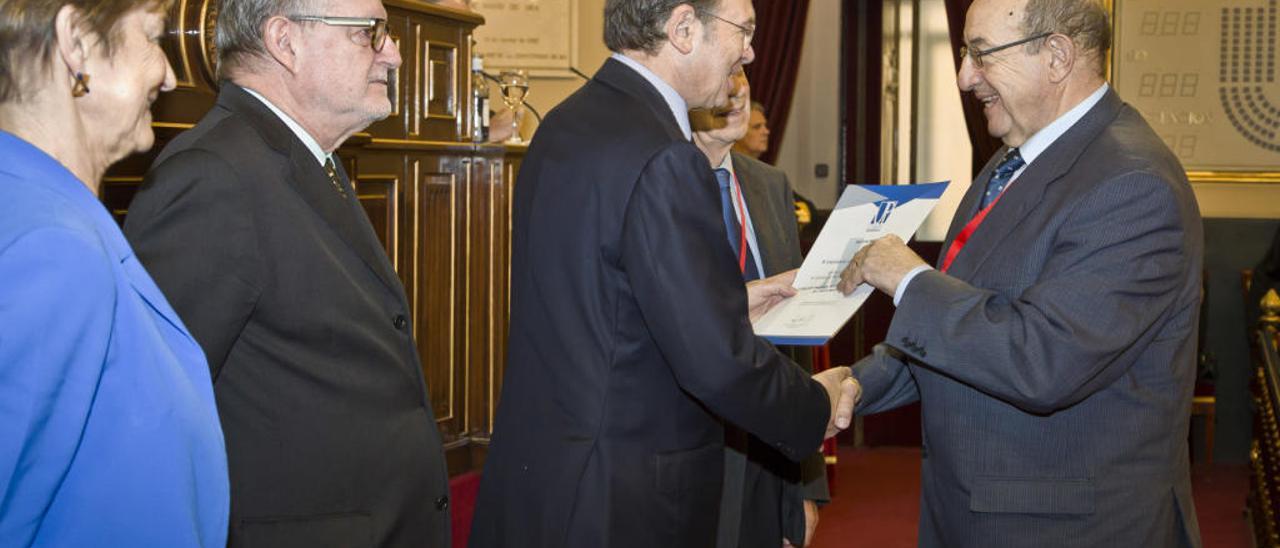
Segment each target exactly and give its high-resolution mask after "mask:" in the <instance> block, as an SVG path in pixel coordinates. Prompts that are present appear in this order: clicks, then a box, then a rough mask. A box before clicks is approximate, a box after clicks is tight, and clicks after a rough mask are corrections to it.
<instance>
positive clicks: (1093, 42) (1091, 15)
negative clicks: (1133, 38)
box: [1022, 0, 1111, 76]
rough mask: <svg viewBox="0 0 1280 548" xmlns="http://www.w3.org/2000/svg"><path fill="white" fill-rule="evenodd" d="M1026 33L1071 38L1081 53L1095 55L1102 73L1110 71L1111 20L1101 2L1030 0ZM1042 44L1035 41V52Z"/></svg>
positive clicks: (1025, 21)
mask: <svg viewBox="0 0 1280 548" xmlns="http://www.w3.org/2000/svg"><path fill="white" fill-rule="evenodd" d="M1022 31H1023V33H1025V35H1026V36H1036V35H1039V34H1044V33H1050V32H1051V33H1055V34H1061V35H1064V36H1068V37H1070V38H1071V41H1073V42H1075V44H1076V46H1077V47H1078V48H1080V50H1081V51H1083V52H1085V53H1086V54H1090V55H1092V56H1094V58H1095V60H1096V61H1097V67H1096V69H1097V71H1098V73H1099V74H1102V73H1103V72H1104V71H1105V70H1106V68H1105V67H1106V62H1105V61H1104V59H1106V56H1107V51H1108V50H1110V49H1111V18H1110V17H1109V16H1108V15H1107V9H1106V8H1105V7H1103V5H1102V2H1100V1H1099V0H1027V7H1026V11H1025V12H1024V13H1023V18H1022ZM1041 43H1042V42H1041V41H1039V40H1035V41H1034V44H1033V45H1031V46H1030V47H1031V49H1032V51H1038V50H1039V47H1040V44H1041ZM1104 76H1105V75H1104Z"/></svg>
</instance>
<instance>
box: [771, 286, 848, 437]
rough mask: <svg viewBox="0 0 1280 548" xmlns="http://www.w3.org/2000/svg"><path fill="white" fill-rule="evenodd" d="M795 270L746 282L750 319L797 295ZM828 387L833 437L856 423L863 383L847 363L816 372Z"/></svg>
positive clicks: (829, 430)
mask: <svg viewBox="0 0 1280 548" xmlns="http://www.w3.org/2000/svg"><path fill="white" fill-rule="evenodd" d="M795 279H796V271H795V270H790V271H787V272H783V273H782V274H778V275H776V276H771V277H769V278H763V279H759V280H755V281H751V282H748V283H747V306H748V310H747V314H748V316H749V317H750V318H751V321H753V322H754V321H756V320H757V319H759V318H760V317H761V316H763V315H764V314H765V313H766V312H768V311H769V310H771V309H772V308H773V307H774V306H777V305H778V303H781V302H782V301H784V300H786V299H788V298H790V297H792V296H795V294H796V289H795V287H793V286H792V285H791V284H792V283H793V282H795ZM813 380H815V381H818V383H819V384H821V385H822V387H823V388H825V389H826V390H827V398H828V399H829V400H830V401H831V415H830V416H829V419H828V420H827V433H826V437H828V438H830V437H831V436H834V435H836V434H839V433H840V432H841V431H842V430H844V429H846V428H849V425H850V424H852V423H853V408H854V407H855V406H856V405H858V400H859V399H860V398H861V397H862V387H861V386H860V385H859V384H858V381H856V380H854V378H853V376H852V370H850V369H849V368H848V367H847V366H840V367H832V368H830V369H827V370H826V371H822V372H819V373H816V374H814V375H813Z"/></svg>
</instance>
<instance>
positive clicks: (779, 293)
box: [747, 269, 799, 322]
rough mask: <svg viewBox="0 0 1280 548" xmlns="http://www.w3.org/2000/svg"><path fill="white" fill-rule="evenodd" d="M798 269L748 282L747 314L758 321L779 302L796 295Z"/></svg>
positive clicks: (752, 319)
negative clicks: (794, 283)
mask: <svg viewBox="0 0 1280 548" xmlns="http://www.w3.org/2000/svg"><path fill="white" fill-rule="evenodd" d="M797 270H799V269H796V270H788V271H786V272H783V273H782V274H778V275H776V276H770V277H768V278H764V279H762V280H753V281H750V282H747V316H748V317H750V318H751V321H753V322H754V321H756V320H758V319H760V317H761V316H764V315H765V313H766V312H768V311H769V310H771V309H773V307H775V306H778V303H780V302H782V301H785V300H787V299H788V298H790V297H793V296H795V294H796V288H794V287H791V283H792V282H794V281H795V280H796V271H797Z"/></svg>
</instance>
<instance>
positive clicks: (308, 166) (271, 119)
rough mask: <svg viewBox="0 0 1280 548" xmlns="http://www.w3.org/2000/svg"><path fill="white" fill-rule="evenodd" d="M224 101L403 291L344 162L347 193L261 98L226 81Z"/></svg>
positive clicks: (298, 188) (351, 243)
mask: <svg viewBox="0 0 1280 548" xmlns="http://www.w3.org/2000/svg"><path fill="white" fill-rule="evenodd" d="M218 102H219V104H220V105H222V106H224V107H225V108H227V109H229V110H231V111H233V112H236V113H240V114H243V115H244V119H245V121H246V122H247V123H248V124H249V125H250V126H253V127H254V128H255V129H256V130H257V131H258V132H259V133H260V134H261V135H262V136H263V139H264V140H265V141H266V142H267V143H269V144H270V145H271V147H272V148H273V149H275V150H276V151H277V152H279V153H280V154H281V155H283V156H284V157H285V158H286V159H287V162H286V164H285V166H286V169H285V170H284V173H282V174H281V177H282V178H283V179H284V180H285V181H287V182H288V184H289V186H290V187H291V188H293V190H294V191H295V192H296V193H297V194H298V195H299V196H301V197H302V199H303V201H305V202H306V203H307V205H308V206H310V207H311V209H312V210H314V211H315V212H316V214H317V215H318V216H319V217H320V219H321V220H322V221H323V224H325V225H326V226H328V227H329V228H330V229H332V230H333V231H334V232H335V233H336V234H337V236H338V238H339V239H341V240H342V242H343V243H344V244H345V245H346V246H347V247H348V248H350V249H351V250H352V251H353V252H354V253H355V254H356V255H357V256H358V257H360V260H361V261H362V262H364V263H365V266H367V267H368V268H369V270H371V271H373V273H374V275H375V276H377V277H378V279H379V280H381V281H382V283H383V284H385V285H386V286H387V287H388V288H389V289H391V290H392V291H393V292H396V293H399V292H400V291H401V290H402V289H401V288H402V286H401V285H400V282H399V279H398V278H396V276H395V274H394V271H393V272H391V273H390V274H388V270H391V268H390V263H389V261H388V259H387V256H386V253H384V252H383V250H382V246H381V244H379V243H378V240H377V236H376V235H375V234H373V229H372V227H371V226H370V225H369V220H368V218H367V217H365V215H364V210H363V209H362V208H361V207H360V203H359V201H358V199H357V197H356V195H355V192H354V188H353V187H352V185H351V184H350V181H349V180H347V178H346V170H345V169H343V167H342V162H337V168H338V173H339V177H340V178H341V179H342V182H343V183H344V184H345V185H346V188H347V196H346V197H343V196H342V195H341V194H339V193H338V191H337V190H336V189H334V188H333V184H332V183H330V182H329V176H328V174H326V173H325V172H324V167H323V166H321V165H320V163H319V162H317V161H316V157H315V156H314V155H313V154H311V151H310V150H308V149H307V146H306V145H304V144H303V143H302V141H301V140H299V139H298V137H297V135H294V133H293V131H292V130H290V129H289V126H286V125H285V124H284V122H283V121H282V120H280V118H279V117H277V116H276V115H275V113H274V112H271V110H270V109H268V108H267V106H266V105H264V104H262V102H261V101H259V100H257V99H256V98H254V97H253V96H251V95H249V94H248V93H247V92H245V91H244V90H243V89H241V88H240V87H238V86H236V85H235V84H231V83H224V84H223V91H222V93H221V94H220V95H219V97H218Z"/></svg>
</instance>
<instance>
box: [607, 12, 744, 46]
mask: <svg viewBox="0 0 1280 548" xmlns="http://www.w3.org/2000/svg"><path fill="white" fill-rule="evenodd" d="M683 4H688V5H690V6H693V9H694V10H696V11H697V12H698V18H699V19H701V20H702V21H703V22H706V21H708V20H710V19H711V17H710V16H709V15H707V14H709V13H711V11H712V8H715V7H716V6H718V5H719V4H720V0H605V3H604V45H605V47H607V48H609V50H610V51H615V52H622V51H624V50H638V51H643V52H645V53H648V54H650V55H653V54H655V53H658V50H659V49H660V48H661V47H662V41H663V40H664V39H665V38H666V36H667V34H666V32H665V31H664V30H663V25H664V24H666V22H667V18H668V17H670V16H671V11H672V10H674V9H676V7H678V6H680V5H683Z"/></svg>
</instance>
